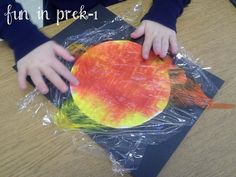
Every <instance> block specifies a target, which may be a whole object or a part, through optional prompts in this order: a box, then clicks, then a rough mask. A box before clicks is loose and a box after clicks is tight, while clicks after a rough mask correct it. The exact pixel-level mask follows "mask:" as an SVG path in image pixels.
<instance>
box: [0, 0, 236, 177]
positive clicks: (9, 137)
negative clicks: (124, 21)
mask: <svg viewBox="0 0 236 177" xmlns="http://www.w3.org/2000/svg"><path fill="white" fill-rule="evenodd" d="M145 2H146V1H145ZM149 2H150V1H149ZM126 3H127V4H123V5H122V6H121V5H116V6H113V7H110V9H111V10H112V11H113V12H115V13H117V14H120V13H122V11H123V10H125V9H127V8H129V6H128V5H129V3H130V1H129V2H126ZM147 4H148V3H147ZM147 4H146V3H145V8H146V5H147ZM69 23H70V21H68V22H65V23H63V24H61V25H60V26H59V27H57V26H54V25H53V26H50V27H47V28H45V29H43V31H44V32H45V33H47V34H48V35H49V36H52V35H54V34H56V33H57V32H59V31H60V30H62V29H63V28H64V27H65V26H67V25H68V24H69ZM178 39H179V42H181V44H182V45H184V46H185V48H186V49H187V50H189V51H191V53H192V54H193V56H196V57H199V58H200V60H201V61H202V62H203V65H204V66H210V67H212V69H211V72H212V73H214V74H216V75H218V76H219V77H221V78H222V79H224V80H225V84H224V86H223V88H222V89H221V90H220V91H219V93H218V94H217V96H216V97H215V101H218V102H228V103H236V96H235V94H236V77H235V74H236V9H235V8H234V7H233V6H232V5H231V4H230V2H229V1H228V0H214V1H213V0H192V3H191V5H190V6H189V7H188V8H187V9H186V10H185V13H184V15H183V16H182V17H181V18H180V19H179V21H178ZM13 64H14V59H13V54H12V51H11V50H10V49H9V48H8V47H7V45H6V44H5V43H4V42H0V177H30V176H33V177H112V176H120V175H116V174H114V172H113V171H112V166H111V162H110V161H109V160H108V158H107V157H106V156H105V155H89V153H86V152H81V151H80V150H78V149H77V147H78V146H75V145H73V143H72V135H71V134H69V133H57V134H54V132H55V131H56V130H57V129H56V128H55V127H52V126H49V127H45V126H43V125H42V121H41V116H42V114H38V115H36V116H35V117H32V114H31V113H29V112H28V113H27V112H24V113H21V114H20V113H18V112H17V106H16V105H17V102H18V101H19V99H21V98H22V97H23V96H24V95H25V94H26V93H28V92H29V91H31V90H32V87H29V89H28V90H27V91H25V92H22V91H20V90H19V88H18V84H17V77H16V73H15V71H14V70H13V69H12V68H11V66H12V65H13ZM42 100H44V98H43V97H40V98H39V100H38V101H39V102H40V101H42ZM48 109H50V110H54V108H53V106H49V108H48ZM235 136H236V111H235V109H233V110H227V111H226V110H206V111H205V112H204V114H203V115H202V116H201V118H200V119H199V120H198V121H197V123H196V124H195V125H194V127H193V128H192V129H191V131H190V132H189V133H188V135H187V136H186V138H185V139H184V141H183V142H182V143H181V145H180V146H179V148H178V149H177V151H176V152H175V153H174V154H173V156H172V157H171V159H170V160H169V161H168V163H167V164H166V166H165V167H164V168H163V170H162V171H161V173H160V175H159V177H235V176H236V138H235ZM125 176H129V175H125ZM144 177H145V176H144Z"/></svg>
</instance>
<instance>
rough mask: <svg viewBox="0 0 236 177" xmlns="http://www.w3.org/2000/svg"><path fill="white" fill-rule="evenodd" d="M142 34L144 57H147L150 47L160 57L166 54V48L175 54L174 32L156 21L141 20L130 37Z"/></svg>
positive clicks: (176, 48) (175, 41)
mask: <svg viewBox="0 0 236 177" xmlns="http://www.w3.org/2000/svg"><path fill="white" fill-rule="evenodd" d="M142 35H145V39H144V43H143V49H142V55H143V58H144V59H148V57H149V52H150V50H151V48H153V51H154V52H155V54H156V55H159V56H160V57H161V58H164V57H165V56H166V54H167V52H168V50H170V51H171V52H172V53H173V54H176V52H177V50H178V47H177V39H176V32H175V31H174V30H172V29H170V28H168V27H165V26H163V25H161V24H159V23H157V22H153V21H150V20H144V21H142V24H141V25H140V26H139V27H138V28H137V29H136V30H135V31H134V32H133V33H132V34H131V37H132V38H134V39H136V38H139V37H141V36H142ZM169 48H170V49H169Z"/></svg>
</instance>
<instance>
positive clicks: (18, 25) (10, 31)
mask: <svg viewBox="0 0 236 177" xmlns="http://www.w3.org/2000/svg"><path fill="white" fill-rule="evenodd" d="M9 5H11V8H10V12H12V14H11V15H12V16H11V15H10V14H9V13H10V12H9ZM22 11H23V8H22V6H21V5H20V4H19V3H17V2H15V0H4V1H3V0H2V1H0V38H3V39H4V40H6V41H7V42H8V43H9V46H10V47H11V48H12V49H13V50H14V54H15V58H16V61H18V60H19V59H21V58H22V57H24V56H25V55H26V54H27V53H29V52H30V51H31V50H33V49H34V48H36V47H38V46H39V45H41V44H43V43H45V42H46V41H48V40H49V39H48V38H47V37H46V36H45V35H43V34H42V33H41V32H39V31H38V29H37V27H36V26H35V25H33V24H32V23H31V22H30V20H27V17H26V16H24V15H23V16H22V17H23V18H22V19H17V20H16V19H14V18H13V17H14V16H13V12H14V13H15V14H16V16H17V15H19V13H20V12H22ZM8 12H9V13H8Z"/></svg>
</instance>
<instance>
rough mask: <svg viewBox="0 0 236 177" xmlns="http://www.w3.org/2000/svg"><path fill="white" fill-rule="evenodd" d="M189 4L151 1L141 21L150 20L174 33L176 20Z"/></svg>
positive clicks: (181, 0)
mask: <svg viewBox="0 0 236 177" xmlns="http://www.w3.org/2000/svg"><path fill="white" fill-rule="evenodd" d="M189 3H190V0H153V4H152V7H151V8H150V10H149V11H148V13H147V14H146V15H145V16H144V17H143V20H152V21H155V22H158V23H160V24H162V25H164V26H166V27H169V28H171V29H173V30H175V31H176V21H177V18H178V17H179V16H180V15H181V14H182V12H183V9H184V7H186V6H187V5H188V4H189Z"/></svg>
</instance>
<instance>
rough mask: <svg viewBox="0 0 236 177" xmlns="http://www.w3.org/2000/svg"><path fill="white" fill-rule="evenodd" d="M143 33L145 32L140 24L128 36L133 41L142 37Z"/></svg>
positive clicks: (143, 26)
mask: <svg viewBox="0 0 236 177" xmlns="http://www.w3.org/2000/svg"><path fill="white" fill-rule="evenodd" d="M144 32H145V24H144V23H142V24H141V25H140V26H139V27H138V28H137V29H136V30H135V31H134V32H133V33H131V35H130V36H131V37H132V38H134V39H137V38H139V37H141V36H142V35H144Z"/></svg>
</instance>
